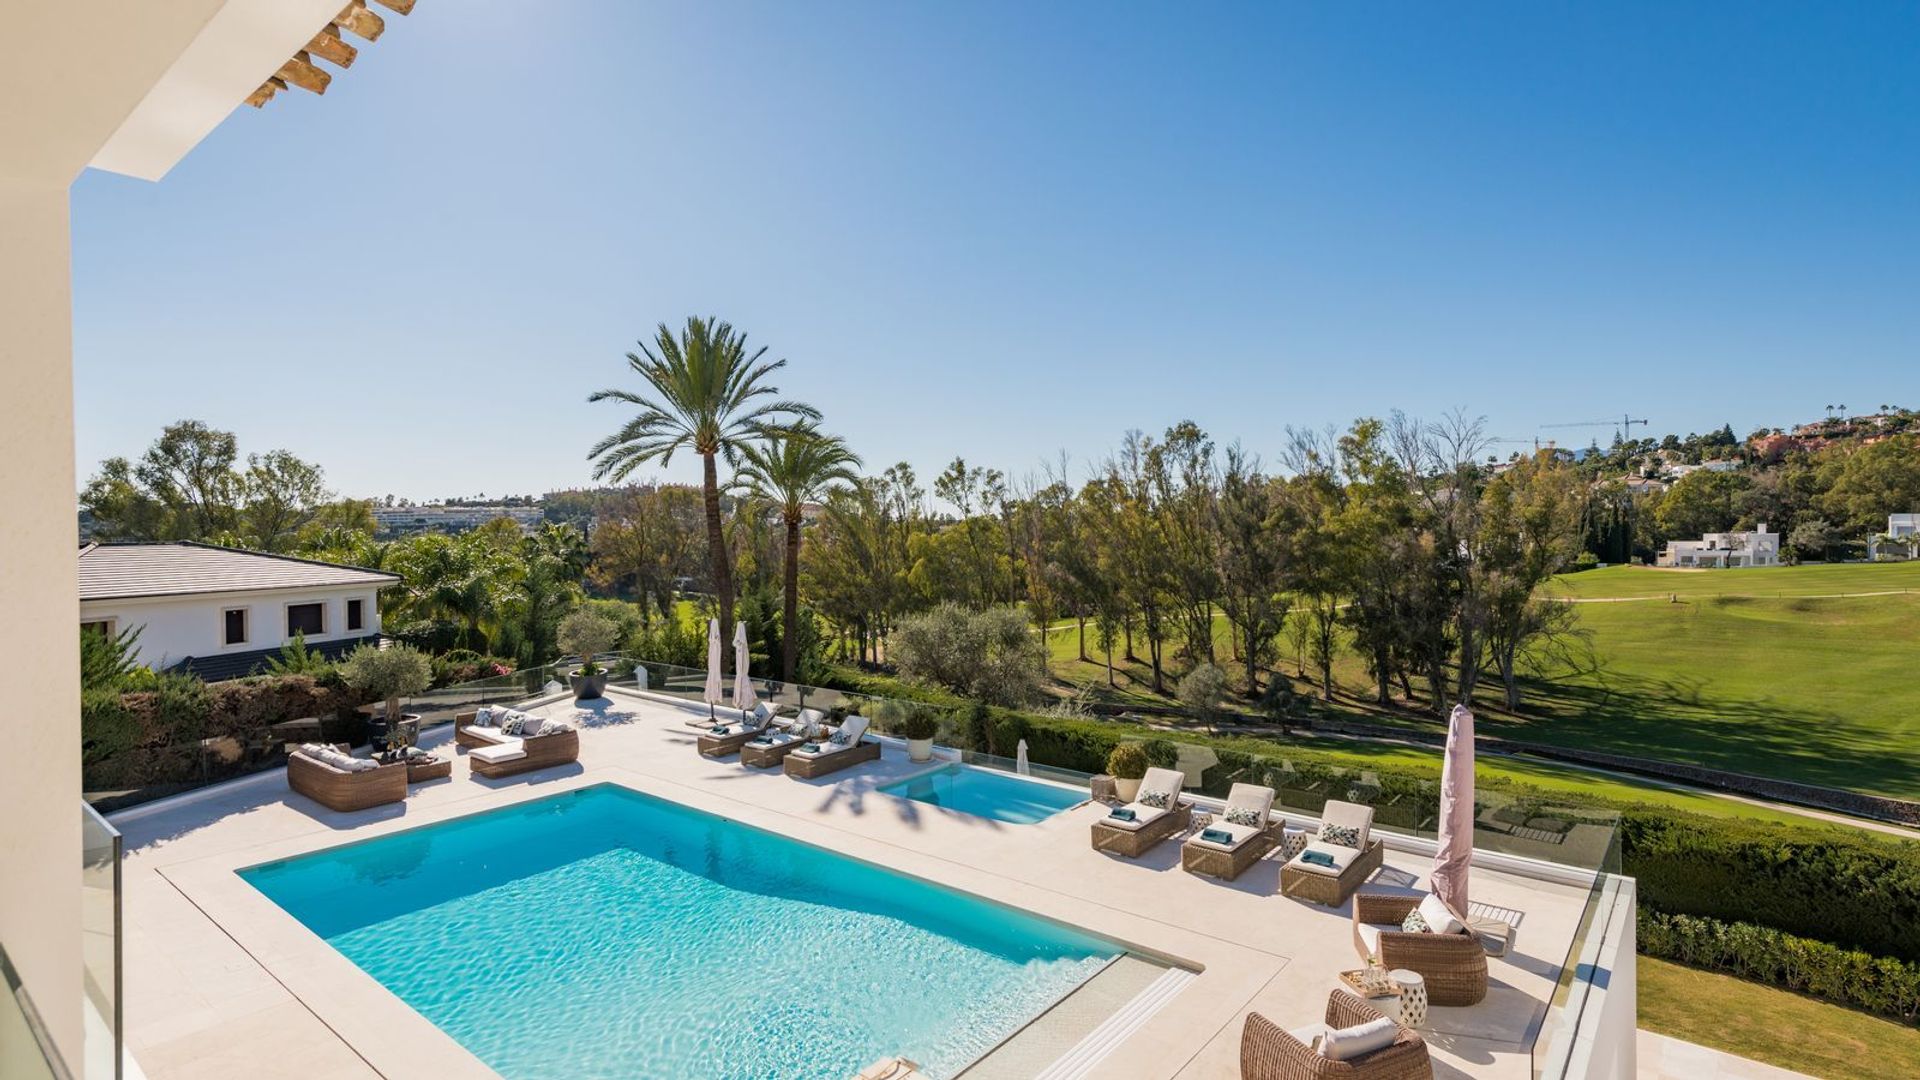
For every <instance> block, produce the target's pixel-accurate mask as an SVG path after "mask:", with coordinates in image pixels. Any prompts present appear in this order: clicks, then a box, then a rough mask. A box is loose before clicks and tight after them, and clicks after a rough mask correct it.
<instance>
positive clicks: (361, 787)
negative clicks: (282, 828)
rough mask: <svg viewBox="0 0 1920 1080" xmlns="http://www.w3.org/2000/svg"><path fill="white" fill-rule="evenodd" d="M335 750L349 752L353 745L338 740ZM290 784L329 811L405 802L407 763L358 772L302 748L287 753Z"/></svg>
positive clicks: (397, 763)
mask: <svg viewBox="0 0 1920 1080" xmlns="http://www.w3.org/2000/svg"><path fill="white" fill-rule="evenodd" d="M333 749H335V750H337V751H339V752H340V753H342V754H347V753H349V751H350V750H351V749H352V748H351V747H349V746H348V745H347V744H346V743H337V744H335V745H334V747H333ZM358 760H366V759H364V758H363V759H358ZM287 786H288V787H289V788H292V789H293V790H294V791H295V792H297V793H298V794H301V795H305V796H306V797H307V798H309V799H312V800H313V801H314V802H317V803H319V804H320V805H321V806H324V807H326V808H327V809H329V810H339V811H342V812H348V811H353V810H366V809H369V808H370V807H375V806H385V805H386V804H387V803H397V802H405V801H406V798H407V765H406V762H403V761H402V762H395V763H393V764H391V765H375V766H374V767H373V768H362V769H359V770H357V771H355V770H349V769H343V768H339V767H337V766H334V765H329V764H327V763H326V762H324V761H321V760H320V759H319V758H317V757H313V756H311V755H309V754H308V753H307V752H306V750H305V749H300V750H295V751H294V752H293V753H291V754H288V755H287Z"/></svg>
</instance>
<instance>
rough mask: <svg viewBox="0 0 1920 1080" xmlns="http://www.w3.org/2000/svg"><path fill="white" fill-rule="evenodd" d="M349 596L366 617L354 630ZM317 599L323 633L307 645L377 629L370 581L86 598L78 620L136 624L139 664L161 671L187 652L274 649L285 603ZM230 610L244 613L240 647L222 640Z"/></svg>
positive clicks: (376, 601) (281, 635)
mask: <svg viewBox="0 0 1920 1080" xmlns="http://www.w3.org/2000/svg"><path fill="white" fill-rule="evenodd" d="M349 600H359V601H361V603H362V611H363V615H364V618H365V621H364V623H363V624H362V626H361V628H360V629H358V630H349V629H347V601H349ZM316 602H317V603H323V604H325V605H326V624H325V625H326V633H323V634H309V635H307V639H306V640H307V643H308V644H310V645H317V644H319V643H320V642H323V641H338V640H340V639H342V638H359V637H366V636H367V635H369V634H377V633H379V632H380V597H379V591H378V590H376V589H374V588H373V587H372V586H370V585H348V586H337V587H333V588H306V589H261V590H256V591H249V592H234V593H206V594H202V595H197V596H166V597H153V598H148V599H139V600H88V601H83V602H82V603H81V604H80V621H81V622H83V623H84V622H94V621H97V620H102V619H111V620H113V621H114V631H115V632H116V633H118V632H119V631H122V630H126V629H127V628H129V627H133V626H138V627H141V628H142V629H141V631H140V640H139V654H138V655H139V659H140V662H141V663H142V664H145V665H146V666H148V667H150V668H154V669H161V668H166V667H169V666H171V665H173V664H176V663H179V662H180V661H182V660H185V659H186V658H188V657H190V656H202V657H204V656H219V655H221V654H222V653H236V652H252V651H254V650H256V649H277V648H279V647H280V646H281V645H282V644H284V643H285V642H286V640H287V634H286V629H287V605H289V604H311V603H316ZM233 608H245V609H246V611H247V640H246V642H245V643H244V644H240V645H227V644H225V643H224V641H225V634H224V631H225V626H226V619H225V614H226V612H227V611H228V610H230V609H233Z"/></svg>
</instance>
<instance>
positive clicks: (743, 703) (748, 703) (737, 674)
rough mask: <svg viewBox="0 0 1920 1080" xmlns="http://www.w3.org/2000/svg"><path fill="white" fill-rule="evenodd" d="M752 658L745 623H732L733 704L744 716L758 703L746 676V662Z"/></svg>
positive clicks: (749, 679)
mask: <svg viewBox="0 0 1920 1080" xmlns="http://www.w3.org/2000/svg"><path fill="white" fill-rule="evenodd" d="M751 659H752V658H751V657H750V656H749V655H748V650H747V624H746V623H743V622H737V623H734V624H733V706H734V708H736V709H739V710H740V713H741V715H742V716H743V717H744V716H745V715H746V713H747V711H748V710H750V709H752V708H753V707H754V705H756V704H758V703H759V700H760V699H759V698H758V697H756V696H754V693H753V680H752V679H751V678H749V677H748V676H747V664H748V662H749V661H750V660H751Z"/></svg>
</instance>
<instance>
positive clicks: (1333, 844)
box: [1280, 799, 1386, 907]
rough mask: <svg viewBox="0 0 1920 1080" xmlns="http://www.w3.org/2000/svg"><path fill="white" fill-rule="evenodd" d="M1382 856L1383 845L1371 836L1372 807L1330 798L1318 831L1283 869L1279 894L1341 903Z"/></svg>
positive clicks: (1372, 869) (1326, 903) (1378, 864)
mask: <svg viewBox="0 0 1920 1080" xmlns="http://www.w3.org/2000/svg"><path fill="white" fill-rule="evenodd" d="M1385 858H1386V845H1385V843H1383V842H1382V841H1380V840H1376V839H1374V838H1373V807H1371V806H1361V805H1360V804H1358V803H1350V802H1341V801H1340V800H1338V799H1329V800H1327V805H1326V806H1325V807H1324V808H1323V809H1322V810H1321V811H1320V834H1319V835H1318V836H1316V837H1315V838H1313V839H1311V840H1309V841H1307V846H1306V847H1305V848H1304V849H1302V850H1301V852H1300V854H1298V855H1295V856H1294V857H1293V858H1291V859H1289V860H1287V865H1286V866H1284V867H1281V869H1280V892H1281V893H1282V894H1284V895H1286V896H1291V897H1294V898H1296V899H1300V900H1311V901H1313V902H1314V903H1316V904H1324V905H1326V906H1327V907H1339V906H1340V905H1341V904H1344V903H1346V902H1347V897H1348V896H1350V895H1352V893H1353V890H1354V889H1356V888H1359V886H1360V884H1361V883H1362V882H1364V881H1366V880H1367V878H1369V877H1371V876H1373V872H1374V871H1376V870H1378V869H1380V865H1381V863H1382V862H1383V861H1384V860H1385Z"/></svg>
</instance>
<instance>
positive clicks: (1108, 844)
mask: <svg viewBox="0 0 1920 1080" xmlns="http://www.w3.org/2000/svg"><path fill="white" fill-rule="evenodd" d="M1185 783H1186V776H1185V775H1184V774H1182V773H1181V772H1180V770H1178V769H1148V770H1147V775H1146V776H1145V777H1143V778H1142V779H1141V781H1140V796H1139V798H1136V799H1135V800H1134V801H1133V802H1131V803H1128V804H1127V805H1126V806H1125V807H1122V808H1121V809H1131V810H1133V811H1134V812H1135V813H1136V814H1138V815H1142V816H1143V820H1142V822H1141V823H1139V824H1130V823H1127V822H1123V821H1119V820H1117V819H1115V818H1112V817H1108V818H1103V819H1101V820H1099V821H1096V822H1094V823H1093V850H1095V851H1110V852H1112V853H1114V854H1115V855H1124V856H1126V857H1127V858H1129V859H1137V858H1139V857H1140V856H1142V855H1144V854H1146V853H1147V852H1148V851H1149V850H1151V849H1152V848H1153V847H1154V845H1156V844H1158V843H1160V841H1162V840H1165V839H1166V838H1167V837H1169V836H1172V835H1173V834H1175V833H1179V832H1185V831H1186V830H1187V829H1188V828H1189V827H1190V826H1192V824H1193V804H1192V803H1190V802H1187V801H1185V800H1183V799H1181V798H1180V788H1181V786H1182V785H1183V784H1185ZM1154 793H1158V794H1163V795H1166V796H1167V797H1168V799H1169V800H1170V801H1171V802H1172V806H1170V807H1168V808H1167V809H1166V810H1165V812H1164V813H1158V814H1155V815H1154V816H1152V817H1150V818H1149V817H1145V815H1146V814H1147V813H1148V811H1154V810H1159V809H1160V808H1159V807H1154V806H1150V805H1148V804H1147V803H1146V802H1144V801H1142V800H1144V799H1146V798H1147V797H1148V796H1149V795H1150V794H1154Z"/></svg>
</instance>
